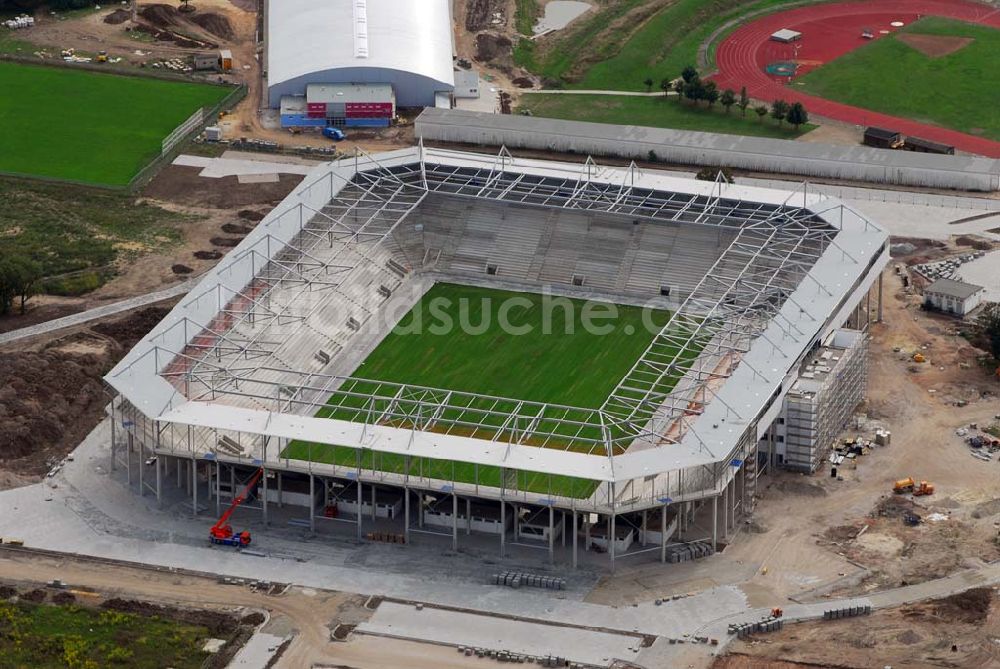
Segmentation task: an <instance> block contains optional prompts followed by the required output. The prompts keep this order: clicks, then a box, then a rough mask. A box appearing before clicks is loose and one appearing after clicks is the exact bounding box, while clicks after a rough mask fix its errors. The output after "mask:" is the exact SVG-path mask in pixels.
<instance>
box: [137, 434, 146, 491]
mask: <svg viewBox="0 0 1000 669" xmlns="http://www.w3.org/2000/svg"><path fill="white" fill-rule="evenodd" d="M138 446H139V451H138V458H139V497H142V496H143V495H144V494H145V491H144V490H143V489H142V485H143V483H142V481H143V474H144V472H143V470H144V469H145V468H146V461H145V460H144V459H143V457H142V441H139V442H138Z"/></svg>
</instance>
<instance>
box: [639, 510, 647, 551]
mask: <svg viewBox="0 0 1000 669" xmlns="http://www.w3.org/2000/svg"><path fill="white" fill-rule="evenodd" d="M640 534H641V536H640V538H639V543H641V544H642V545H643V546H645V545H646V509H643V510H642V530H641V532H640Z"/></svg>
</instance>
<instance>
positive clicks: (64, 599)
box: [52, 590, 76, 606]
mask: <svg viewBox="0 0 1000 669" xmlns="http://www.w3.org/2000/svg"><path fill="white" fill-rule="evenodd" d="M52 603H53V604H59V605H60V606H66V605H67V604H75V603H76V595H74V594H73V593H72V592H66V591H64V590H63V591H60V592H57V593H56V594H54V595H52Z"/></svg>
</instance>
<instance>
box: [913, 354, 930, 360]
mask: <svg viewBox="0 0 1000 669" xmlns="http://www.w3.org/2000/svg"><path fill="white" fill-rule="evenodd" d="M913 362H927V358H926V357H925V356H924V354H923V353H914V354H913Z"/></svg>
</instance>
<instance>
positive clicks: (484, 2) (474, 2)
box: [465, 0, 506, 33]
mask: <svg viewBox="0 0 1000 669" xmlns="http://www.w3.org/2000/svg"><path fill="white" fill-rule="evenodd" d="M505 4H506V3H504V2H502V0H469V4H468V7H467V8H466V10H465V29H466V30H468V31H469V32H470V33H474V32H476V31H478V30H483V29H485V28H489V27H490V26H492V25H493V23H492V21H493V14H495V13H496V12H500V11H503V9H504V5H505Z"/></svg>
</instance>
